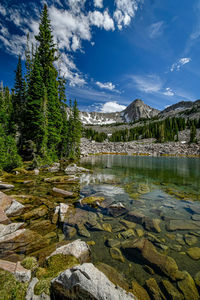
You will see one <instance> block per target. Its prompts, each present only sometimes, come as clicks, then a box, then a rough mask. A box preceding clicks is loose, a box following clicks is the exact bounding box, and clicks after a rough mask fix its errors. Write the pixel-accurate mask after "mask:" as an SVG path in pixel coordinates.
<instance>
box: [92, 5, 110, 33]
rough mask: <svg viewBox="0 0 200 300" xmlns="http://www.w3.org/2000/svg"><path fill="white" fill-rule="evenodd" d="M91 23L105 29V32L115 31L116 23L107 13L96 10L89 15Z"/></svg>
mask: <svg viewBox="0 0 200 300" xmlns="http://www.w3.org/2000/svg"><path fill="white" fill-rule="evenodd" d="M89 19H90V23H91V24H92V25H95V26H97V27H99V28H104V29H105V30H114V29H115V26H114V22H113V19H112V18H111V17H110V15H109V14H108V12H107V11H104V12H103V13H101V12H100V11H97V10H95V11H94V12H90V13H89Z"/></svg>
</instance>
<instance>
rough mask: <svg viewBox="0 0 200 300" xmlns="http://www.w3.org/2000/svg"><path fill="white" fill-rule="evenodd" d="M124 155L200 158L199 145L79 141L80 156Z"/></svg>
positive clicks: (142, 141)
mask: <svg viewBox="0 0 200 300" xmlns="http://www.w3.org/2000/svg"><path fill="white" fill-rule="evenodd" d="M91 154H92V155H94V154H126V155H144V156H189V157H200V143H197V144H196V143H192V144H189V143H187V142H184V141H180V142H167V143H156V142H155V140H154V139H148V140H139V141H131V142H124V143H122V142H116V143H113V142H108V141H105V142H102V143H98V142H95V141H90V140H87V139H85V138H83V139H82V140H81V155H82V156H88V155H91Z"/></svg>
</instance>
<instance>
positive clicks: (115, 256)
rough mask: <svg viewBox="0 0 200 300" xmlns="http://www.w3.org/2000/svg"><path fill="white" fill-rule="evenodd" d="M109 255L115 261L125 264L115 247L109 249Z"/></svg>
mask: <svg viewBox="0 0 200 300" xmlns="http://www.w3.org/2000/svg"><path fill="white" fill-rule="evenodd" d="M110 255H111V257H112V258H113V259H115V260H119V261H121V262H123V263H124V262H125V259H124V257H123V255H122V253H121V251H120V250H119V249H118V248H116V247H114V248H110Z"/></svg>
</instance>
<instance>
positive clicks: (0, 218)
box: [0, 207, 10, 224]
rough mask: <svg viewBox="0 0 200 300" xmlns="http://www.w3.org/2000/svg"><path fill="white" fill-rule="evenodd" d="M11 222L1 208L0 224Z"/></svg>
mask: <svg viewBox="0 0 200 300" xmlns="http://www.w3.org/2000/svg"><path fill="white" fill-rule="evenodd" d="M9 223H10V220H9V219H8V217H7V216H6V214H5V212H4V210H3V209H2V208H1V207H0V224H9Z"/></svg>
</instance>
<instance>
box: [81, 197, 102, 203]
mask: <svg viewBox="0 0 200 300" xmlns="http://www.w3.org/2000/svg"><path fill="white" fill-rule="evenodd" d="M104 200H105V198H104V197H85V198H83V199H82V201H81V203H82V204H87V205H97V202H102V201H104Z"/></svg>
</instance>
